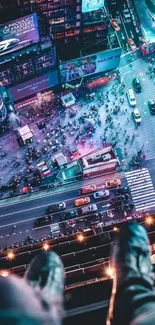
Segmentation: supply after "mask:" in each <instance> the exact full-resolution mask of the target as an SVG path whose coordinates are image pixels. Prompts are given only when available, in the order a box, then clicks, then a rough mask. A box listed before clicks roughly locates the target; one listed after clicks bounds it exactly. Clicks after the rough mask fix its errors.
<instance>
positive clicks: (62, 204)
mask: <svg viewBox="0 0 155 325" xmlns="http://www.w3.org/2000/svg"><path fill="white" fill-rule="evenodd" d="M65 209H66V203H65V202H58V203H55V204H52V205H50V206H49V207H48V209H47V213H52V212H59V211H62V210H65Z"/></svg>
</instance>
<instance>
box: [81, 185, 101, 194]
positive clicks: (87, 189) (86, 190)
mask: <svg viewBox="0 0 155 325" xmlns="http://www.w3.org/2000/svg"><path fill="white" fill-rule="evenodd" d="M96 189H97V186H96V185H95V184H93V185H88V186H85V187H83V188H82V190H81V193H82V194H86V193H91V192H94V191H96Z"/></svg>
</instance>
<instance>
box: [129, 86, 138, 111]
mask: <svg viewBox="0 0 155 325" xmlns="http://www.w3.org/2000/svg"><path fill="white" fill-rule="evenodd" d="M127 98H128V101H129V104H130V106H132V107H134V106H136V98H135V95H134V92H133V89H132V88H130V89H129V90H128V91H127Z"/></svg>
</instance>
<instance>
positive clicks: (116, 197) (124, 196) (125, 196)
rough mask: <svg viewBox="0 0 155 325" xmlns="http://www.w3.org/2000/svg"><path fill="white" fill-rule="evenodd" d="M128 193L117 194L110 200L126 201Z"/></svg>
mask: <svg viewBox="0 0 155 325" xmlns="http://www.w3.org/2000/svg"><path fill="white" fill-rule="evenodd" d="M129 198H130V197H129V194H127V193H126V194H125V195H119V196H115V197H113V198H112V199H111V202H112V203H113V202H117V201H122V202H123V201H126V200H129Z"/></svg>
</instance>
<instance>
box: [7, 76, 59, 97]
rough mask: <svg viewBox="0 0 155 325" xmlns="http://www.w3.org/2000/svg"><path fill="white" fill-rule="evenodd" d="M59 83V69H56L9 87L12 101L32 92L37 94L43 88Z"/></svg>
mask: <svg viewBox="0 0 155 325" xmlns="http://www.w3.org/2000/svg"><path fill="white" fill-rule="evenodd" d="M58 83H59V81H58V71H57V70H54V71H52V72H48V73H46V74H44V75H42V76H40V77H37V78H35V79H32V80H29V81H26V82H24V83H22V84H19V85H17V86H14V87H11V88H9V89H8V93H9V97H10V99H11V100H12V101H17V100H19V99H21V98H24V97H28V96H30V95H32V94H36V93H38V92H40V91H42V90H45V89H48V88H50V87H52V86H54V85H57V84H58Z"/></svg>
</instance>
